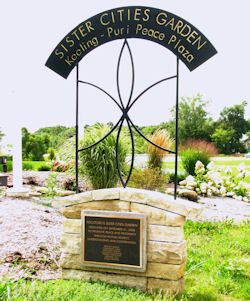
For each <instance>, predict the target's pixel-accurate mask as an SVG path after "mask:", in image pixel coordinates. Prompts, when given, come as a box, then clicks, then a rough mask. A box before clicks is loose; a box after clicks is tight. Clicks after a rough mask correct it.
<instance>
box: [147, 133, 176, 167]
mask: <svg viewBox="0 0 250 301" xmlns="http://www.w3.org/2000/svg"><path fill="white" fill-rule="evenodd" d="M150 140H151V141H152V142H154V143H155V144H157V145H159V146H161V147H164V148H167V149H170V147H171V146H172V144H173V139H172V138H170V134H169V133H168V132H167V131H166V130H164V129H157V130H156V131H155V132H154V134H153V135H152V136H151V138H150ZM147 152H148V154H149V162H148V166H149V168H159V169H160V170H161V168H162V161H163V158H164V157H165V156H166V155H167V152H166V151H164V150H162V149H160V148H158V147H155V146H154V145H152V144H151V143H149V144H148V148H147Z"/></svg>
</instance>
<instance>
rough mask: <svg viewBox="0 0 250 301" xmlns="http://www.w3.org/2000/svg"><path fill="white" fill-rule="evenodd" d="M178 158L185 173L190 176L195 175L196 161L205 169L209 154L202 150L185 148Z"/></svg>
mask: <svg viewBox="0 0 250 301" xmlns="http://www.w3.org/2000/svg"><path fill="white" fill-rule="evenodd" d="M180 157H181V160H182V165H183V167H184V169H185V171H186V172H187V173H188V174H189V175H192V176H194V175H195V164H196V162H197V161H200V162H202V163H203V165H204V166H205V167H206V166H207V165H208V163H209V162H210V157H209V154H208V153H207V152H206V151H204V150H194V149H191V148H187V149H185V150H183V151H181V152H180Z"/></svg>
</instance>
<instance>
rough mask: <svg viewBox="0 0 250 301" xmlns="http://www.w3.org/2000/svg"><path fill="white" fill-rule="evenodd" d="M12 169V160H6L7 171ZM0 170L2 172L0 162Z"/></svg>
mask: <svg viewBox="0 0 250 301" xmlns="http://www.w3.org/2000/svg"><path fill="white" fill-rule="evenodd" d="M10 171H12V161H7V172H10ZM0 172H3V165H2V164H0Z"/></svg>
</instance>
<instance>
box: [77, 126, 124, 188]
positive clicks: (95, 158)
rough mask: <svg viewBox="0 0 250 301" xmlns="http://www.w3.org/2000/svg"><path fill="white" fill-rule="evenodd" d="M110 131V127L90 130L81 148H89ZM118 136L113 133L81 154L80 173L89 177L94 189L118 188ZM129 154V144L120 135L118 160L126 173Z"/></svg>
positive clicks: (81, 142) (121, 168)
mask: <svg viewBox="0 0 250 301" xmlns="http://www.w3.org/2000/svg"><path fill="white" fill-rule="evenodd" d="M109 131H110V127H109V126H100V125H98V126H96V127H94V128H90V130H89V131H86V132H85V134H84V139H83V140H82V141H80V147H81V148H84V147H86V146H89V145H91V144H93V143H95V142H97V141H98V140H100V139H101V138H102V137H104V136H105V135H106V134H107V133H108V132H109ZM115 149H116V135H115V133H114V132H113V133H112V134H110V135H109V136H108V137H107V138H106V139H104V140H103V141H102V142H100V143H99V144H97V145H96V146H94V147H92V148H89V149H87V150H84V151H82V152H80V154H79V159H80V160H79V161H80V162H81V163H82V168H81V166H79V173H80V174H82V175H84V176H87V178H88V179H89V181H90V183H91V185H92V187H93V188H94V189H101V188H111V187H114V186H116V184H117V182H118V180H119V176H118V171H117V168H116V154H115ZM127 153H128V144H127V141H126V139H125V137H124V136H123V135H120V139H119V143H118V158H119V163H120V170H121V171H122V172H124V171H125V160H126V156H127Z"/></svg>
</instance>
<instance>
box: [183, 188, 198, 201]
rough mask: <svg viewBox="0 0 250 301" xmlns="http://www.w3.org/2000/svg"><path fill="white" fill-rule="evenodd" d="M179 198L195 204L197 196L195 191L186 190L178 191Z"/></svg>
mask: <svg viewBox="0 0 250 301" xmlns="http://www.w3.org/2000/svg"><path fill="white" fill-rule="evenodd" d="M179 196H181V197H184V198H187V199H188V200H189V201H193V202H197V201H198V194H197V193H196V192H195V191H192V190H188V189H180V190H179Z"/></svg>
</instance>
